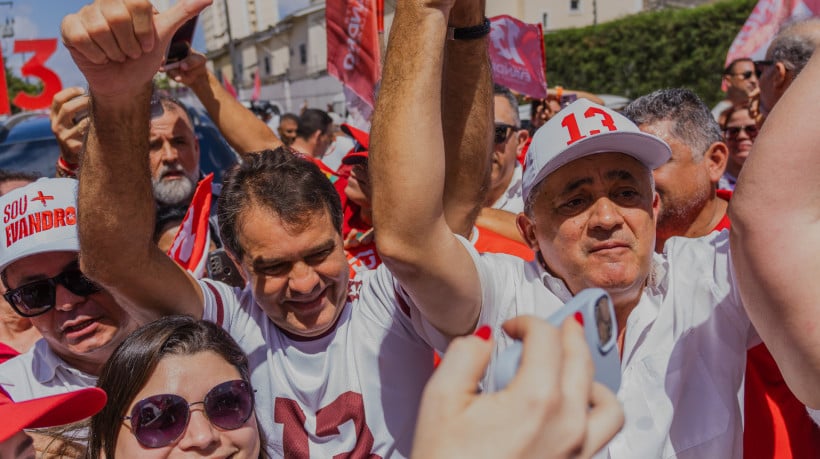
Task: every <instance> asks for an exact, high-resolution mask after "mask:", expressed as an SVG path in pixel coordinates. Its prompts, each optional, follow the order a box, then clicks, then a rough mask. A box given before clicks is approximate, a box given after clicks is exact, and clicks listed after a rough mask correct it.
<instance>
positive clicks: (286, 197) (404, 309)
mask: <svg viewBox="0 0 820 459" xmlns="http://www.w3.org/2000/svg"><path fill="white" fill-rule="evenodd" d="M208 3H209V1H208V0H188V1H184V2H178V3H177V4H175V5H174V6H173V7H171V8H170V9H169V10H167V11H165V12H163V13H160V14H157V15H154V14H153V11H152V10H153V8H152V6H151V3H150V2H148V1H147V0H144V1H141V0H137V1H127V2H112V1H107V0H106V1H98V2H95V3H94V4H91V5H87V6H85V7H84V8H83V9H82V10H80V12H79V13H77V14H74V15H69V16H67V17H66V18H65V20H64V22H63V39H64V42H65V43H66V45H67V47H68V49H70V50H71V53H72V57H73V58H74V60H75V62H76V63H77V65H78V66H79V68H80V69H81V71H82V72H83V73H84V75H85V76H86V79H87V80H88V83H89V93H90V95H91V99H92V107H93V110H92V111H91V118H90V128H89V133H88V138H87V142H86V150H85V153H84V155H85V156H84V158H83V166H82V167H83V169H82V174H81V175H80V179H81V186H80V192H79V201H80V209H81V212H80V215H81V221H80V239H81V241H82V267H83V269H86V270H87V271H88V273H89V275H90V276H91V277H92V278H93V279H95V280H97V281H99V282H100V283H101V284H102V285H105V286H107V287H108V288H109V289H110V290H111V291H112V292H115V295H116V298H117V299H118V300H120V301H121V303H123V304H125V305H127V306H128V307H131V308H133V310H134V311H139V312H142V313H145V314H150V315H153V316H157V315H161V314H168V313H177V314H180V313H181V314H188V315H191V316H194V317H202V318H205V319H207V320H210V321H213V322H216V323H218V324H220V325H221V326H222V327H224V328H225V329H227V330H228V331H229V332H230V333H231V335H232V336H233V337H234V338H235V339H236V340H237V342H238V343H239V344H240V345H241V346H242V348H243V350H244V351H245V352H246V353H247V354H248V357H249V361H250V365H251V372H252V376H251V379H252V383H253V385H254V387H255V389H256V390H257V392H258V393H259V394H264V397H263V396H260V397H259V398H258V399H257V412H258V413H261V414H262V415H260V417H259V422H260V425H261V427H262V429H261V430H262V431H263V432H265V434H266V436H267V442H266V443H267V450H268V453H269V454H270V455H271V456H272V457H283V456H284V457H300V458H305V457H332V456H336V455H350V456H352V457H373V456H381V457H388V456H389V457H406V456H409V454H410V451H409V448H410V446H411V443H412V439H413V432H414V426H415V420H416V412H417V410H418V403H419V399H420V395H421V391H422V388H423V386H424V383H425V382H426V380H427V378H428V377H429V375H430V374H431V372H432V366H433V359H432V350H433V348H434V347H435V348H436V349H438V350H443V349H444V347H445V346H446V345H447V342H448V340H449V338H450V337H451V336H454V335H459V334H464V333H468V332H469V331H471V330H472V325H473V324H474V322H475V313H476V310H475V309H474V308H467V307H465V308H458V307H447V308H441V309H440V310H439V309H435V310H434V309H432V308H428V309H425V310H420V309H418V308H415V307H411V306H408V304H411V302H410V301H409V298H408V297H407V296H406V295H405V294H404V293H403V292H402V291H401V289H400V288H398V286H397V285H396V284H395V282H394V281H393V278H392V276H391V275H390V273H389V272H388V271H387V270H386V269H385V268H380V269H377V270H375V271H372V272H369V273H367V275H366V276H364V275H363V277H362V278H361V279H358V278H357V280H356V281H354V282H351V281H349V279H348V271H349V268H348V263H347V260H346V258H345V254H344V249H343V240H342V236H341V228H342V209H341V203H340V201H339V196H338V194H337V192H336V189H335V188H334V187H333V185H332V184H331V182H330V181H329V180H328V179H327V177H326V176H325V175H324V174H323V173H322V171H321V170H320V169H319V168H318V167H317V165H316V164H315V163H314V162H313V161H311V160H310V159H309V158H305V157H304V156H302V155H298V154H294V152H293V151H292V150H291V149H287V148H279V149H276V150H273V151H263V152H260V153H259V154H257V155H252V156H250V157H248V158H246V159H245V161H243V163H242V164H240V165H238V166H237V167H236V168H234V169H232V170H231V171H230V172H229V173H228V174H227V176H226V179H225V181H224V184H223V189H222V194H221V195H220V198H219V204H218V218H219V225H220V233H221V236H222V238H223V242H224V244H225V247H226V249H227V251H228V252H229V253H230V254H231V256H232V257H233V258H234V260H235V261H236V262H237V265H238V266H239V267H240V268H241V270H242V272H243V275H244V278H245V279H246V281H247V284H246V285H245V286H244V288H242V289H232V288H230V287H228V286H227V285H225V284H222V283H219V282H214V281H210V280H202V281H197V280H196V279H194V278H193V277H191V276H190V275H189V274H188V273H187V272H186V271H184V270H182V269H181V268H179V267H178V266H177V265H176V264H175V263H173V261H172V260H171V259H170V258H168V257H167V256H166V255H165V254H164V253H162V252H161V251H159V250H158V249H157V248H156V247H155V246H154V244H153V242H152V240H151V239H152V234H153V227H154V224H153V221H152V217H151V216H152V215H153V200H152V199H150V194H151V176H150V174H149V164H150V163H151V157H150V156H151V153H150V152H151V150H152V147H151V145H150V144H149V143H148V142H147V139H148V137H149V136H148V129H149V123H148V117H149V108H148V107H149V104H150V99H151V89H152V88H151V77H152V75H153V73H154V69H156V68H157V67H158V66H159V65H160V63H161V61H162V58H163V55H164V50H165V48H166V45H167V42H168V41H169V40H170V39H171V36H172V35H173V32H174V29H175V28H176V27H178V26H179V25H181V24H182V23H183V22H185V20H187V19H188V18H190V17H191V16H193V15H194V14H196V13H198V12H199V11H200V10H202V9H203V8H204V7H205V6H207V4H208ZM401 8H402V9H408V10H410V11H412V10H413V9H414V8H415V9H419V8H420V7H418V6H415V5H412V4H409V5H407V6H405V5H402V7H401ZM104 13H105V14H104ZM448 16H449V19H450V20H451V21H455V22H457V23H461V24H463V25H465V26H469V25H475V24H478V23H481V21H482V19H483V5H482V7H481V8H479V6H478V5H477V4H475V3H473V2H463V3H462V4H461V5H460V7H456V8H453V10H452V12H448V14H445V15H443V18H444V19H446V18H447V17H448ZM100 17H105V18H107V19H106V21H107V25H108V27H107V28H102V29H101V28H98V27H92V26H91V25H89V24H94V23H95V22H96V19H97V18H100ZM403 18H404V19H398V18H397V19H396V21H397V22H398V23H401V22H402V21H404V22H405V23H406V22H407V20H408V18H407V16H406V15H405V16H403ZM89 37H90V38H91V41H89V40H88V38H89ZM97 43H99V44H105V45H103V49H101V48H100V47H98V46H97V45H96V44H97ZM443 43H444V40H441V41H439V42H438V43H437V44H436V45H435V46H438V47H440V48H444V47H445V45H443ZM446 47H448V48H450V47H458V49H456V50H454V51H453V52H451V53H450V58H449V61H450V68H452V69H458V72H455V71H453V72H452V74H451V75H450V76H449V77H448V80H447V81H448V85H451V86H448V87H445V89H444V91H443V92H444V93H445V94H454V95H455V96H458V97H460V99H459V100H458V101H457V102H456V101H451V102H452V103H449V104H448V106H450V107H453V109H452V111H453V113H452V116H449V117H448V122H449V123H452V124H453V127H452V129H450V130H449V132H450V133H452V135H453V138H454V139H458V140H459V142H458V145H456V146H455V147H454V148H453V149H451V150H450V151H449V152H448V154H462V155H464V157H456V158H455V159H454V160H455V161H457V162H458V163H462V164H465V165H475V166H476V167H479V168H483V166H485V165H486V161H482V160H481V156H486V153H487V152H488V151H489V150H488V149H487V150H483V149H477V148H474V147H475V146H476V145H482V144H481V140H476V139H475V138H473V135H474V133H473V132H469V133H466V134H465V132H464V131H465V127H464V126H467V125H468V124H469V123H467V117H468V116H480V117H482V118H484V119H486V120H488V121H489V119H490V110H491V107H490V105H489V101H490V100H491V99H490V90H491V89H490V88H491V85H490V80H489V79H488V78H484V75H487V74H488V73H487V72H488V68H489V59H488V58H487V41H486V39H485V40H471V41H463V42H459V43H450V44H448V45H446ZM101 52H102V53H103V54H104V56H101V55H100V53H101ZM396 52H399V53H400V52H401V50H398V51H395V52H394V54H395V53H396ZM474 55H483V56H484V59H482V60H479V61H477V62H474V61H473V59H471V56H474ZM455 96H454V97H455ZM446 97H448V96H445V98H446ZM473 98H476V99H478V100H479V101H478V102H477V101H476V100H473ZM474 105H475V107H477V108H476V109H475V110H473V111H469V110H468V111H465V110H463V107H464V106H469V107H472V106H474ZM459 126H460V127H459ZM477 132H478V135H479V137H478V138H479V139H486V140H487V142H486V146H487V147H489V137H487V136H485V135H484V132H482V131H480V130H479V131H477ZM315 133H316V134H318V133H319V132H318V130H317V131H315ZM317 137H318V136H317ZM453 144H454V145H455V144H456V142H453ZM461 145H464V148H461ZM470 154H472V155H478V156H479V157H478V158H472V159H471V158H470V157H469V156H468V155H470ZM465 167H467V166H465ZM480 173H481V172H478V173H476V174H466V175H464V176H459V177H457V178H458V179H460V180H463V181H465V182H467V181H470V182H472V181H474V179H475V177H476V175H478V174H480ZM100 196H110V197H112V198H111V199H100V198H99V197H100ZM440 201H441V202H442V206H444V205H446V204H447V201H446V199H445V198H442V197H441V196H440ZM465 201H466V202H468V205H466V206H454V209H453V213H456V212H463V213H465V214H468V213H472V214H475V213H476V210H475V209H477V207H478V203H479V202H480V201H481V199H480V197H479V196H478V195H477V194H476V195H475V196H471V197H470V198H469V199H466V200H465ZM457 220H458V221H461V220H463V218H461V219H457ZM469 228H470V226H467V227H466V228H465V229H464V232H466V231H469Z"/></svg>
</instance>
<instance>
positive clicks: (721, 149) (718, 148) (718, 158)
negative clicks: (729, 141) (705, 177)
mask: <svg viewBox="0 0 820 459" xmlns="http://www.w3.org/2000/svg"><path fill="white" fill-rule="evenodd" d="M728 160H729V147H727V146H726V144H725V143H723V142H715V143H713V144H712V145H710V146H709V149H707V150H706V151H705V152H704V153H703V161H705V162H706V168H707V170H708V171H709V180H710V181H711V182H712V184H716V183H717V182H718V181H719V180H720V177H721V176H723V172H724V171H725V170H726V164H727V162H728Z"/></svg>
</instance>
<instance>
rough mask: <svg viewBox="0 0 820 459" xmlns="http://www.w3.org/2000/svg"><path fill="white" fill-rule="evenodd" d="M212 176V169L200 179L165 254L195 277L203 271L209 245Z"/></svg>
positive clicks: (199, 276)
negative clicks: (172, 241)
mask: <svg viewBox="0 0 820 459" xmlns="http://www.w3.org/2000/svg"><path fill="white" fill-rule="evenodd" d="M213 180H214V174H213V173H211V174H208V175H207V176H205V178H203V179H202V180H200V181H199V184H198V185H197V187H196V191H195V192H194V197H193V199H191V205H190V206H189V207H188V211H187V212H185V218H184V219H183V220H182V223H181V224H180V225H179V230H178V231H177V235H176V236H175V237H174V243H173V244H171V248H170V249H168V256H169V257H171V258H172V259H173V260H174V261H176V262H177V264H178V265H180V266H182V267H183V268H185V269H187V270H188V271H189V272H190V273H191V274H193V275H194V276H195V277H196V278H198V279H199V278H202V277H204V276H205V274H206V271H205V263H206V262H207V260H208V249H209V248H210V245H211V227H210V225H208V218H209V217H210V216H211V199H212V193H211V184H212V183H213Z"/></svg>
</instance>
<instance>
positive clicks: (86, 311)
mask: <svg viewBox="0 0 820 459" xmlns="http://www.w3.org/2000/svg"><path fill="white" fill-rule="evenodd" d="M76 193H77V181H76V180H74V179H69V178H57V179H40V180H38V181H36V182H33V183H31V184H29V185H26V186H24V187H21V188H17V189H15V190H13V191H11V192H9V193H7V194H5V195H3V196H2V197H0V207H2V208H3V211H4V214H3V215H4V218H3V229H4V231H3V234H4V235H5V240H4V243H3V244H0V279H2V281H3V284H4V285H5V286H6V287H7V288H8V291H7V292H6V294H5V295H6V298H7V300H8V302H9V304H11V306H12V308H14V310H15V311H16V312H17V313H18V314H20V315H23V316H27V317H30V318H31V322H32V324H33V325H34V327H36V328H37V330H39V331H40V333H41V334H42V336H43V337H42V338H41V339H40V340H39V341H37V342H36V343H35V345H34V347H33V348H32V349H30V350H29V351H28V352H26V353H24V354H21V355H19V356H17V357H15V358H12V359H10V360H8V361H6V362H5V363H3V364H2V365H0V386H3V388H4V389H5V390H6V391H7V392H8V393H9V394H10V395H11V396H12V397H13V398H14V399H15V400H18V401H22V400H29V399H32V398H37V397H42V396H46V395H53V394H60V393H63V392H67V391H69V390H74V389H80V388H83V387H90V386H94V385H95V384H96V382H97V375H98V374H99V371H100V369H101V368H102V366H103V364H105V362H106V360H108V357H109V356H110V355H111V353H112V352H113V351H114V349H115V348H116V347H117V346H118V345H119V344H120V343H121V342H122V340H123V339H125V337H126V336H127V335H128V333H130V332H131V331H132V330H134V329H135V328H136V327H137V323H136V321H135V320H133V319H132V318H131V316H129V315H128V314H126V312H125V311H124V310H123V309H122V308H121V307H120V306H119V304H117V302H116V301H115V300H114V298H113V296H112V295H111V294H110V293H109V292H108V291H106V290H105V289H103V288H102V287H100V286H99V285H97V284H95V283H93V282H92V281H90V280H89V279H88V278H86V277H85V276H84V275H83V273H82V272H81V271H80V269H79V266H78V261H77V255H78V252H79V241H78V239H77V226H76V224H77V211H76V209H77V199H76Z"/></svg>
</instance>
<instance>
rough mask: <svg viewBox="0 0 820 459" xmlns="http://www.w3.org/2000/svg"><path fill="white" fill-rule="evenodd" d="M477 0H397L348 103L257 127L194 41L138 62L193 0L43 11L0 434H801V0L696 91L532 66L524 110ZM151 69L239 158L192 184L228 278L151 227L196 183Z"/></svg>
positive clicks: (808, 26)
mask: <svg viewBox="0 0 820 459" xmlns="http://www.w3.org/2000/svg"><path fill="white" fill-rule="evenodd" d="M483 3H484V2H483V1H478V2H472V1H466V0H444V1H440V2H399V4H398V5H397V10H396V15H395V18H394V21H393V24H392V31H391V36H390V40H389V45H388V50H387V53H386V57H385V61H384V71H383V78H382V81H381V83H380V89H379V94H378V97H377V104H376V108H375V112H374V117H373V120H372V129H371V130H370V131H369V132H367V131H363V130H361V129H358V128H356V127H354V126H352V125H348V124H344V123H340V122H339V120H338V119H335V118H337V117H335V116H332V115H331V114H329V113H328V112H326V111H323V110H319V109H314V108H306V109H305V110H303V111H302V112H301V113H300V114H298V115H297V114H286V115H283V116H282V117H281V118H280V120H279V125H278V126H277V127H276V129H272V128H271V127H269V126H268V125H267V124H266V122H265V120H263V119H260V118H258V117H257V116H256V115H255V114H254V112H253V111H252V110H249V109H248V108H246V107H244V106H243V105H242V104H240V103H239V102H238V101H236V100H235V99H234V97H233V96H232V95H230V94H229V93H228V92H227V91H226V90H225V89H224V88H223V87H222V86H221V85H220V84H219V80H218V79H217V78H216V77H215V76H214V75H213V74H212V73H210V72H209V71H208V70H207V68H206V66H205V62H206V58H205V56H204V55H203V54H201V53H198V52H195V51H194V52H192V53H191V55H190V56H189V57H188V58H186V59H184V60H183V61H182V62H181V63H180V65H179V66H177V67H175V68H173V69H170V68H169V69H165V68H164V67H163V58H164V53H165V50H166V48H167V44H168V42H169V41H170V39H171V37H172V35H173V34H174V32H175V30H176V28H177V27H179V26H180V25H181V24H183V23H184V22H185V21H186V20H187V19H189V18H190V17H192V16H193V15H196V14H198V13H199V12H200V11H201V10H202V9H204V8H206V7H208V5H209V4H210V0H185V1H181V2H178V3H177V4H176V5H174V6H172V7H171V8H170V9H169V10H167V11H164V12H161V13H156V12H155V11H153V7H152V6H151V3H150V2H148V0H129V1H120V0H96V1H95V2H93V3H91V4H89V5H86V6H84V7H83V8H82V9H81V10H80V11H78V12H77V13H75V14H72V15H69V16H67V17H66V18H65V19H64V21H63V24H62V37H63V42H64V43H65V45H66V47H67V48H68V49H69V51H70V52H71V55H72V58H73V59H74V62H75V63H76V64H77V66H78V68H79V69H80V70H81V71H82V73H83V74H84V76H85V78H86V80H87V82H88V89H87V91H86V90H83V89H81V88H68V89H66V90H63V91H61V92H60V93H58V94H57V96H55V98H54V101H53V103H52V107H51V119H52V130H53V131H54V135H55V138H56V139H57V141H58V143H59V145H60V150H61V154H60V158H59V160H58V161H57V164H56V176H55V177H54V178H38V177H36V176H33V175H30V174H27V173H25V172H24V171H5V172H2V174H0V206H2V207H3V209H4V221H3V224H4V227H5V235H6V243H5V244H2V245H0V280H1V281H2V287H3V288H4V289H5V292H4V294H3V298H4V299H5V300H6V304H3V305H0V315H1V317H2V321H0V388H1V389H2V390H0V413H2V416H0V417H2V418H3V419H4V421H3V428H2V429H0V454H2V457H33V455H34V454H35V453H34V450H36V451H37V454H38V455H41V456H43V457H56V456H62V457H66V456H67V457H91V458H101V457H107V458H114V457H170V456H174V455H183V454H184V455H190V456H202V457H205V456H207V457H233V458H245V457H247V458H263V457H296V458H310V457H312V458H324V457H336V456H344V457H355V458H359V457H371V458H374V457H417V458H431V457H432V458H449V457H508V458H528V457H555V458H565V457H593V456H595V457H610V458H615V459H617V458H655V457H658V458H659V457H679V458H690V457H691V458H702V457H727V458H728V457H731V458H740V457H744V458H787V457H795V458H803V457H818V456H820V428H818V423H820V416H819V415H818V411H817V410H818V409H819V408H820V390H818V388H817V387H818V386H817V381H820V327H817V318H818V317H820V307H818V306H817V304H816V301H815V299H814V298H815V296H816V295H815V294H816V293H820V292H818V291H817V287H816V285H817V284H816V283H815V282H813V277H814V276H815V275H816V274H817V273H820V265H818V261H817V257H815V256H813V255H814V254H813V253H812V250H811V249H810V248H811V247H814V246H817V244H818V243H820V241H815V240H816V239H817V237H818V236H816V234H818V233H817V232H816V227H817V217H816V215H817V213H818V211H820V196H817V195H818V193H819V192H820V190H819V189H818V188H817V186H816V185H814V184H813V182H811V177H812V176H813V172H815V171H817V169H818V164H819V163H818V161H817V160H816V158H815V157H814V156H813V153H814V150H815V149H816V144H817V142H818V140H820V138H818V133H817V131H816V129H814V126H813V121H814V120H813V118H812V115H813V111H814V107H815V105H816V104H817V103H818V102H820V88H819V87H817V84H816V82H817V81H820V56H819V57H816V58H812V54H813V52H814V49H815V47H816V46H817V44H818V43H820V20H816V19H815V20H808V21H805V22H801V23H798V24H796V25H793V26H791V27H789V28H786V29H784V30H782V31H781V32H780V34H779V35H778V36H777V38H775V40H774V41H773V42H772V44H771V45H770V47H769V49H768V51H767V55H766V59H765V60H759V61H753V60H751V59H747V58H744V59H738V60H736V61H734V62H732V63H730V64H729V65H728V66H727V68H726V70H725V72H724V75H723V79H724V82H725V84H726V86H727V88H728V90H727V98H726V100H725V101H723V102H721V104H719V106H718V107H716V108H715V109H714V110H710V109H709V108H708V107H707V106H706V105H705V104H704V102H703V101H702V100H701V99H700V98H699V97H698V96H697V95H696V94H695V93H694V92H692V91H690V90H688V89H683V88H673V89H659V90H657V91H655V92H652V93H650V94H647V95H644V96H642V97H639V98H637V99H636V100H634V101H632V102H631V103H630V104H629V105H627V106H626V107H625V108H624V109H623V110H622V111H615V110H613V109H610V108H607V107H606V106H604V105H603V104H602V102H603V101H601V100H600V99H598V98H597V97H596V96H594V95H593V94H589V93H587V92H584V91H581V90H569V89H563V88H558V89H550V90H549V92H548V97H547V98H546V99H544V100H542V101H535V102H534V103H533V109H532V113H533V116H532V118H531V120H530V123H531V124H530V126H524V125H523V124H522V120H521V119H520V116H519V107H518V103H519V101H520V100H522V98H521V97H520V96H518V95H516V94H514V93H513V92H511V91H510V90H509V89H507V88H504V87H501V86H498V85H494V84H493V81H492V76H491V72H490V62H489V57H488V50H487V46H488V43H487V38H486V34H485V35H484V36H480V35H481V34H480V33H477V32H475V31H476V30H478V29H480V27H476V25H477V24H479V25H480V24H482V23H483V21H484V20H485V17H484V4H483ZM453 28H454V29H459V28H467V29H469V30H471V31H472V32H471V33H470V34H467V36H468V37H469V38H458V39H453V38H452V37H454V36H462V35H461V34H456V33H453V32H452V30H448V29H453ZM485 32H486V31H485ZM448 37H450V38H448ZM157 71H167V74H168V75H169V77H170V78H172V79H174V80H175V81H177V82H179V83H182V84H184V85H186V86H187V87H189V88H191V90H192V92H193V93H194V94H195V96H196V97H197V98H198V99H199V101H200V102H201V103H202V105H203V106H204V107H205V109H206V110H207V112H208V114H209V116H210V117H211V119H212V120H213V121H214V123H215V124H216V126H217V127H218V128H219V130H220V131H221V132H222V134H223V135H224V137H225V139H226V140H227V142H228V143H229V144H230V146H231V147H232V148H233V149H234V150H235V151H236V152H237V153H238V154H239V155H240V157H241V161H240V162H239V163H238V164H237V165H236V166H234V167H233V168H231V169H230V170H228V171H226V173H225V175H224V180H223V183H222V184H219V185H212V186H210V190H209V191H210V192H211V193H212V195H213V196H214V197H215V199H214V201H215V202H216V204H215V205H213V206H212V209H210V210H211V214H210V218H209V225H208V227H209V229H208V233H209V235H211V237H210V246H209V247H208V249H209V250H214V251H218V252H221V253H223V254H224V257H223V258H221V260H222V261H221V262H222V263H224V264H225V266H226V267H230V269H231V270H233V271H234V272H236V273H238V276H237V277H236V278H235V279H233V281H226V279H223V278H221V277H219V278H217V277H216V276H209V275H208V273H207V272H205V273H202V272H196V271H194V270H187V269H185V268H184V267H183V266H181V265H180V264H178V263H177V262H176V261H175V260H174V259H173V258H172V257H170V256H169V255H168V254H169V253H170V248H171V247H172V246H173V245H174V244H175V242H176V238H177V237H178V235H177V232H178V230H179V228H180V227H184V226H185V225H186V211H187V209H188V206H189V204H190V202H191V200H192V197H193V195H194V193H195V190H196V189H197V185H198V184H199V183H200V182H203V183H206V184H208V183H210V182H207V181H205V180H207V179H206V178H205V177H204V176H203V174H202V172H201V171H200V161H199V146H198V142H197V139H196V135H195V132H194V127H193V123H192V121H191V119H190V117H189V115H188V113H187V111H186V107H185V105H184V104H182V103H181V102H179V101H177V100H175V99H173V98H170V97H167V96H164V95H162V94H157V93H156V91H155V89H154V87H153V84H152V78H153V77H154V75H155V73H156V72H157ZM798 76H799V78H798ZM333 115H335V114H333ZM340 135H341V136H345V137H346V138H347V139H348V141H349V142H350V144H352V145H353V147H352V148H350V149H349V150H345V151H343V152H341V153H340V152H339V151H338V150H339V145H341V143H339V142H335V141H334V140H335V139H336V138H337V136H340ZM331 157H332V158H331ZM741 172H742V173H741ZM587 288H602V289H604V290H606V292H607V293H608V294H609V296H610V297H611V299H612V301H613V303H614V313H615V317H614V319H615V322H616V324H617V336H616V337H615V341H616V343H617V350H618V352H619V355H620V361H621V374H620V381H621V383H620V387H619V388H618V390H617V393H613V392H612V391H611V390H610V389H608V388H607V387H605V386H604V385H602V384H600V383H599V382H597V381H596V378H595V369H594V367H593V359H592V356H591V353H590V351H592V352H593V353H594V352H596V349H595V345H594V344H588V342H587V340H586V339H585V335H584V332H583V330H582V327H583V325H584V324H583V323H581V324H580V326H579V324H578V323H577V321H576V320H568V321H565V322H564V323H563V324H561V325H560V326H558V327H555V326H552V325H549V324H548V323H547V322H546V321H545V320H544V319H545V318H547V317H549V316H550V315H552V313H554V312H555V311H558V310H559V309H561V308H562V307H563V305H564V303H566V302H567V301H568V300H570V299H571V298H572V297H573V296H574V295H577V294H578V293H579V292H581V291H583V290H585V289H587ZM516 341H521V342H522V343H523V345H522V349H523V352H522V357H521V361H520V366H519V367H518V369H517V372H516V373H515V376H514V377H513V379H512V381H511V383H510V384H509V385H507V386H506V387H503V388H501V387H496V381H495V379H494V378H493V377H492V375H493V374H494V371H495V370H496V369H497V368H498V367H499V366H500V365H505V364H508V362H504V361H502V359H503V355H504V352H503V351H504V350H505V349H507V348H508V347H509V346H510V345H511V344H512V343H514V342H516ZM590 346H592V347H590ZM89 416H90V418H89ZM85 418H89V419H85ZM12 419H14V420H15V422H7V421H6V420H12ZM84 419H85V420H84ZM61 425H62V427H58V426H61Z"/></svg>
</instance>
